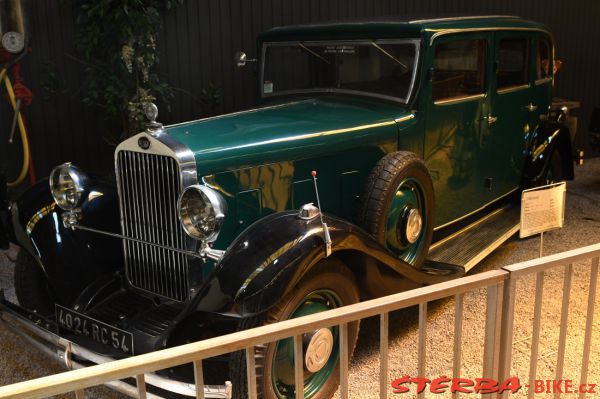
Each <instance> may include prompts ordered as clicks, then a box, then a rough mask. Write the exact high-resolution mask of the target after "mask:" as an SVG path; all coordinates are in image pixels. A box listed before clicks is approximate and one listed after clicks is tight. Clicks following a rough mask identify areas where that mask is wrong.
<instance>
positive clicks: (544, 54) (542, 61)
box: [536, 39, 552, 80]
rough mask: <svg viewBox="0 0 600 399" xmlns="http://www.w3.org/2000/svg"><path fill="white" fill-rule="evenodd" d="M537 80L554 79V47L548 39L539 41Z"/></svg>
mask: <svg viewBox="0 0 600 399" xmlns="http://www.w3.org/2000/svg"><path fill="white" fill-rule="evenodd" d="M536 58H537V59H536V64H537V66H536V71H537V72H536V80H537V79H546V78H551V77H552V65H551V64H552V46H551V45H550V42H549V41H548V40H546V39H540V40H539V41H538V50H537V57H536Z"/></svg>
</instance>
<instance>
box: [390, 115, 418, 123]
mask: <svg viewBox="0 0 600 399" xmlns="http://www.w3.org/2000/svg"><path fill="white" fill-rule="evenodd" d="M411 119H415V114H410V115H406V116H402V117H400V118H396V119H394V122H396V123H401V122H406V121H409V120H411Z"/></svg>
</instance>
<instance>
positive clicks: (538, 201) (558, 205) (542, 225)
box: [519, 182, 567, 238]
mask: <svg viewBox="0 0 600 399" xmlns="http://www.w3.org/2000/svg"><path fill="white" fill-rule="evenodd" d="M566 193H567V184H566V183H565V182H561V183H555V184H549V185H547V186H542V187H536V188H531V189H529V190H524V191H523V194H522V195H521V230H520V233H519V237H520V238H524V237H529V236H532V235H535V234H540V233H543V232H545V231H548V230H553V229H558V228H561V227H563V224H564V222H565V198H566Z"/></svg>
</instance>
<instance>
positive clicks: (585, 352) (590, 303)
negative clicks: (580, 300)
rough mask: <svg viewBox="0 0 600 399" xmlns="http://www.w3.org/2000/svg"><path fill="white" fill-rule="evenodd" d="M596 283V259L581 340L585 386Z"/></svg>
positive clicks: (580, 395) (583, 382)
mask: <svg viewBox="0 0 600 399" xmlns="http://www.w3.org/2000/svg"><path fill="white" fill-rule="evenodd" d="M597 283H598V258H594V259H592V270H591V272H590V291H589V293H588V307H587V317H586V321H585V338H584V340H583V359H582V362H581V378H580V379H579V383H580V384H587V374H588V367H589V363H590V346H591V344H592V328H593V327H594V307H595V303H596V284H597ZM585 394H586V392H584V390H582V391H581V392H579V399H583V398H584V397H585Z"/></svg>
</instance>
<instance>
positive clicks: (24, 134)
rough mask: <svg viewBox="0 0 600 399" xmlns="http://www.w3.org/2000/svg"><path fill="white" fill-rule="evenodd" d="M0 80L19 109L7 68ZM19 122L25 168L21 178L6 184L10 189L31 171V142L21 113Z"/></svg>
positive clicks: (14, 107)
mask: <svg viewBox="0 0 600 399" xmlns="http://www.w3.org/2000/svg"><path fill="white" fill-rule="evenodd" d="M0 80H4V85H5V86H6V91H7V92H8V98H9V99H10V103H11V104H12V107H13V110H16V109H17V101H16V100H15V92H14V90H13V87H12V83H11V82H10V78H9V77H8V75H7V74H6V68H4V69H2V71H0ZM18 122H19V132H20V133H21V143H22V148H23V167H22V168H21V173H20V174H19V177H17V179H16V180H15V181H10V182H8V183H6V185H7V186H8V187H16V186H18V185H19V184H21V182H23V180H25V178H26V177H27V171H28V170H29V140H28V139H27V131H26V130H25V123H23V118H22V117H21V112H19V115H18Z"/></svg>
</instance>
